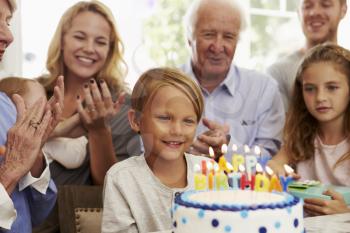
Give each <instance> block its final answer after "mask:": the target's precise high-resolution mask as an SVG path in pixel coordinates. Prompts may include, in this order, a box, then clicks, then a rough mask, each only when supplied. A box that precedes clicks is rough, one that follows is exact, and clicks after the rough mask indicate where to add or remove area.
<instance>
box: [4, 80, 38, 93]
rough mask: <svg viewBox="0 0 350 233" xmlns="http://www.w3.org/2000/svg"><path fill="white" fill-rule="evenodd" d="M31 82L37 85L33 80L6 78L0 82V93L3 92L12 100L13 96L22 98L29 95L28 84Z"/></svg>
mask: <svg viewBox="0 0 350 233" xmlns="http://www.w3.org/2000/svg"><path fill="white" fill-rule="evenodd" d="M31 82H32V83H37V81H35V80H33V79H26V78H20V77H7V78H4V79H1V80H0V91H1V92H4V93H5V94H6V95H7V96H8V97H9V98H12V95H13V94H19V95H21V96H23V95H26V94H28V93H29V85H28V83H31Z"/></svg>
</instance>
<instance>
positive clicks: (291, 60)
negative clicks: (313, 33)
mask: <svg viewBox="0 0 350 233" xmlns="http://www.w3.org/2000/svg"><path fill="white" fill-rule="evenodd" d="M302 57H303V56H302V54H301V52H300V50H297V51H294V52H292V53H289V54H286V55H282V56H281V57H278V59H277V60H276V61H275V62H273V63H272V64H271V65H269V66H268V67H267V69H266V70H267V72H268V73H270V72H273V71H274V70H285V69H287V70H288V69H289V67H290V66H293V65H294V64H295V63H299V62H300V60H301V59H302Z"/></svg>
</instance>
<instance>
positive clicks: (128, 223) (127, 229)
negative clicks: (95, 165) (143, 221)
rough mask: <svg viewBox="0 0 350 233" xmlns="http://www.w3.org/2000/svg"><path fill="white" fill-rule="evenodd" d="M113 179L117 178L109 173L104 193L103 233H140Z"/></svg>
mask: <svg viewBox="0 0 350 233" xmlns="http://www.w3.org/2000/svg"><path fill="white" fill-rule="evenodd" d="M113 178H116V177H115V176H114V177H112V176H111V175H108V173H107V176H106V180H105V186H104V191H103V193H104V200H103V215H102V233H111V232H114V233H116V232H118V233H138V232H139V231H138V229H137V226H136V222H135V219H134V218H133V216H132V213H131V210H130V207H129V205H128V203H127V201H126V199H125V197H124V196H123V195H122V192H120V190H119V188H118V186H117V184H115V183H114V181H113Z"/></svg>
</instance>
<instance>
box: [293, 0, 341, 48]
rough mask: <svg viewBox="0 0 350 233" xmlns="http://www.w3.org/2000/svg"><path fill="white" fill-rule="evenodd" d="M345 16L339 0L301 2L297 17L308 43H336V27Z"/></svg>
mask: <svg viewBox="0 0 350 233" xmlns="http://www.w3.org/2000/svg"><path fill="white" fill-rule="evenodd" d="M345 14H346V4H341V1H340V0H302V1H301V5H300V11H299V16H300V20H301V24H302V29H303V32H304V35H305V37H306V39H307V41H308V43H310V44H312V45H317V44H320V43H324V42H326V41H333V42H336V38H337V31H338V25H339V22H340V20H341V19H342V18H343V17H344V15H345Z"/></svg>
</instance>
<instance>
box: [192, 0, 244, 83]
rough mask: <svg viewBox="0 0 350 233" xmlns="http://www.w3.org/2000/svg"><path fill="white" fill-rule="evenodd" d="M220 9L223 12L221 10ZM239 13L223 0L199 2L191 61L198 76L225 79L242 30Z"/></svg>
mask: <svg viewBox="0 0 350 233" xmlns="http://www.w3.org/2000/svg"><path fill="white" fill-rule="evenodd" d="M218 12H220V14H218ZM240 25H241V20H240V13H239V12H238V10H236V9H234V8H233V7H232V6H231V5H227V4H225V3H223V2H218V3H217V4H216V2H215V1H207V2H206V3H203V5H201V6H200V8H199V10H198V15H197V22H196V24H195V27H194V35H193V39H192V40H189V45H190V47H191V50H192V65H193V68H194V72H195V74H196V77H197V78H198V79H200V78H201V77H215V78H216V79H218V80H219V81H222V80H223V79H224V78H225V77H226V74H227V73H228V71H229V69H230V65H231V63H232V59H233V56H234V54H235V50H236V45H237V41H238V37H239V31H240Z"/></svg>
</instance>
